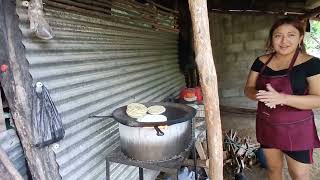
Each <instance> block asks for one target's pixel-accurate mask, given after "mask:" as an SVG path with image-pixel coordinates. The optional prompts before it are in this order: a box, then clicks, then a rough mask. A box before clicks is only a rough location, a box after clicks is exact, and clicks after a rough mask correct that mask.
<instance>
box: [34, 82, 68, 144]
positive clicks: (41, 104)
mask: <svg viewBox="0 0 320 180" xmlns="http://www.w3.org/2000/svg"><path fill="white" fill-rule="evenodd" d="M31 128H32V136H33V145H34V146H36V147H44V146H47V145H50V144H52V143H54V142H57V141H59V140H61V139H63V137H64V134H65V131H64V129H63V125H62V120H61V117H60V115H59V113H58V111H57V108H56V107H55V105H54V103H53V101H52V99H51V97H50V94H49V91H48V89H47V88H46V87H45V86H44V85H43V84H42V83H41V82H37V83H36V85H35V86H34V87H33V88H32V122H31Z"/></svg>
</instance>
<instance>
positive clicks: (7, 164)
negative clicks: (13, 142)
mask: <svg viewBox="0 0 320 180" xmlns="http://www.w3.org/2000/svg"><path fill="white" fill-rule="evenodd" d="M1 165H3V166H4V171H6V173H7V174H8V175H9V176H10V177H6V176H2V177H1V178H8V179H14V180H23V178H22V176H21V174H20V173H19V171H18V170H17V169H16V168H15V167H14V165H13V163H12V162H11V161H10V159H9V157H8V155H7V153H6V152H5V151H4V150H3V149H2V147H1V146H0V166H1ZM0 169H3V168H0Z"/></svg>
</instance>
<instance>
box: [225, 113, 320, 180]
mask: <svg viewBox="0 0 320 180" xmlns="http://www.w3.org/2000/svg"><path fill="white" fill-rule="evenodd" d="M221 120H222V128H223V130H228V129H234V130H236V131H237V132H238V134H239V136H240V137H244V136H251V137H252V138H253V139H254V140H255V115H253V114H243V113H237V112H222V113H221ZM316 124H317V128H318V134H319V135H320V110H318V111H316ZM313 157H314V164H313V165H312V168H311V180H318V179H320V149H316V150H315V151H314V154H313ZM285 164H286V163H285ZM245 174H246V177H247V178H248V180H257V179H259V180H265V179H267V177H266V171H265V169H262V168H260V167H259V166H258V165H256V166H254V167H252V168H251V170H246V171H245ZM283 175H284V178H283V179H284V180H290V179H291V178H290V176H289V174H288V169H287V168H286V167H285V168H284V174H283ZM224 179H226V180H229V179H230V180H231V179H233V175H232V172H231V169H230V168H225V171H224Z"/></svg>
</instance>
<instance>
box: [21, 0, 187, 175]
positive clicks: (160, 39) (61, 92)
mask: <svg viewBox="0 0 320 180" xmlns="http://www.w3.org/2000/svg"><path fill="white" fill-rule="evenodd" d="M21 2H22V1H21V0H17V13H18V15H19V18H20V21H21V23H20V29H21V31H22V34H23V37H24V38H23V44H24V46H25V48H26V58H27V60H28V62H29V65H30V67H29V68H30V73H31V75H32V78H33V80H34V82H36V81H41V82H43V83H44V84H45V85H46V86H47V87H48V89H49V91H50V92H51V96H52V99H53V100H54V102H55V104H56V106H57V108H58V111H59V113H60V114H61V115H62V119H63V123H64V126H65V128H66V136H65V138H64V139H63V140H62V141H60V142H59V143H58V146H53V149H54V152H55V153H56V161H57V163H58V165H59V172H60V175H61V177H62V179H72V180H73V179H104V178H105V174H106V173H105V157H106V155H107V154H108V153H110V152H111V151H113V150H114V149H116V148H117V147H118V146H119V132H118V124H117V123H116V122H115V121H114V120H113V119H111V118H90V117H89V116H90V115H110V114H111V112H112V111H113V110H114V109H115V108H116V107H119V106H123V105H126V104H128V103H130V102H148V101H161V100H162V99H164V98H165V97H167V96H169V95H172V94H177V92H178V91H179V90H180V88H181V87H182V86H184V77H183V75H182V74H181V73H180V71H179V67H178V47H177V43H178V42H177V41H178V33H177V30H176V29H174V27H175V20H176V17H174V16H173V15H171V14H169V13H166V12H162V11H157V10H155V9H152V8H151V7H149V5H144V4H140V3H137V2H135V1H122V0H117V1H112V2H111V1H101V0H99V1H85V0H74V1H69V0H54V1H44V2H45V5H44V7H45V15H46V19H47V20H48V22H49V24H50V26H51V27H52V28H53V31H54V33H55V37H54V39H52V40H49V41H44V40H41V39H38V38H36V37H35V36H34V34H33V33H32V32H30V30H29V24H28V23H29V22H28V17H27V9H26V8H25V7H22V6H21ZM67 9H68V10H67ZM137 177H138V170H137V168H135V167H130V166H125V165H121V164H112V166H111V178H112V179H117V180H118V179H137Z"/></svg>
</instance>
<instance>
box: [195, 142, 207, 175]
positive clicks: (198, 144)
mask: <svg viewBox="0 0 320 180" xmlns="http://www.w3.org/2000/svg"><path fill="white" fill-rule="evenodd" d="M195 146H196V149H197V151H198V154H199V157H200V159H201V160H204V161H206V160H207V159H208V157H207V154H206V153H205V151H204V149H203V147H202V144H201V142H200V141H196V142H195ZM207 168H208V167H207ZM204 170H205V171H206V173H207V175H209V172H208V169H206V168H205V169H204Z"/></svg>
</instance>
